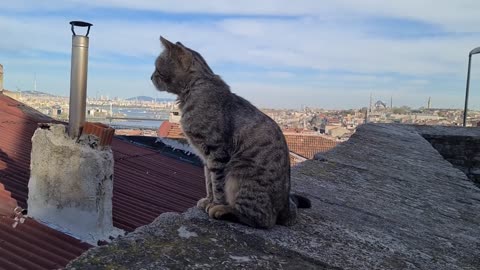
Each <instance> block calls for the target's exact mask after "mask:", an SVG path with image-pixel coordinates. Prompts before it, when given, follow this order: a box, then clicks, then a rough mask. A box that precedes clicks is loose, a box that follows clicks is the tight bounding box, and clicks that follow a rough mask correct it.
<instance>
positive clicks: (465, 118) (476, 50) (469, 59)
mask: <svg viewBox="0 0 480 270" xmlns="http://www.w3.org/2000/svg"><path fill="white" fill-rule="evenodd" d="M477 53H480V47H477V48H475V49H473V50H471V51H470V53H469V54H468V71H467V90H466V93H465V109H464V110H463V126H464V127H465V126H467V110H468V90H469V88H470V67H471V66H472V55H474V54H477Z"/></svg>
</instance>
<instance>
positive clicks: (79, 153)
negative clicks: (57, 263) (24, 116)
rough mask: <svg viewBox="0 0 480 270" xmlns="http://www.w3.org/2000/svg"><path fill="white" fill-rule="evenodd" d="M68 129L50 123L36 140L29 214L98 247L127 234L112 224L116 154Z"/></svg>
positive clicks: (96, 141)
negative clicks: (71, 134) (101, 242)
mask: <svg viewBox="0 0 480 270" xmlns="http://www.w3.org/2000/svg"><path fill="white" fill-rule="evenodd" d="M65 131H66V128H65V126H64V125H48V126H46V127H42V128H39V129H37V130H36V131H35V134H34V135H33V137H32V153H31V164H30V169H31V173H30V181H29V183H28V188H29V193H28V216H30V217H33V218H35V219H37V220H39V221H41V222H44V223H47V224H50V225H53V226H55V227H56V228H57V229H61V230H64V231H65V232H67V233H70V234H72V235H73V236H76V237H78V238H80V239H82V240H83V241H86V242H89V243H91V244H94V245H95V244H97V241H98V240H108V238H109V237H110V236H118V235H119V234H123V232H122V231H121V230H119V229H116V228H114V227H113V224H112V189H113V153H112V150H111V149H110V147H101V146H98V140H97V138H96V137H94V136H92V135H87V136H86V137H83V138H82V137H81V138H80V140H79V141H76V140H72V139H71V138H69V137H68V135H67V134H66V132H65Z"/></svg>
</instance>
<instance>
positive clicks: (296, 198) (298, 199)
mask: <svg viewBox="0 0 480 270" xmlns="http://www.w3.org/2000/svg"><path fill="white" fill-rule="evenodd" d="M290 199H292V201H293V202H294V203H295V205H296V206H297V207H298V208H310V207H312V202H311V201H310V199H308V198H306V197H303V196H301V195H298V194H290Z"/></svg>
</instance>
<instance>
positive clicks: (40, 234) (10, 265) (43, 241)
mask: <svg viewBox="0 0 480 270" xmlns="http://www.w3.org/2000/svg"><path fill="white" fill-rule="evenodd" d="M12 223H13V220H12V219H11V218H10V217H7V216H0V269H58V268H61V267H64V266H66V265H67V264H68V262H69V261H71V260H73V259H75V258H76V257H78V256H80V254H82V253H83V252H84V251H85V250H87V249H89V248H90V247H91V246H90V245H89V244H86V243H82V242H81V241H79V240H77V239H75V238H72V237H70V236H68V235H65V234H63V233H61V232H58V231H56V230H53V229H51V228H49V227H47V226H45V225H43V224H40V223H38V222H36V221H35V220H32V219H30V218H28V219H26V221H25V222H24V223H23V224H19V225H18V226H17V227H16V228H13V227H12Z"/></svg>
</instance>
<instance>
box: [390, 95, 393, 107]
mask: <svg viewBox="0 0 480 270" xmlns="http://www.w3.org/2000/svg"><path fill="white" fill-rule="evenodd" d="M390 109H393V96H390Z"/></svg>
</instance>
